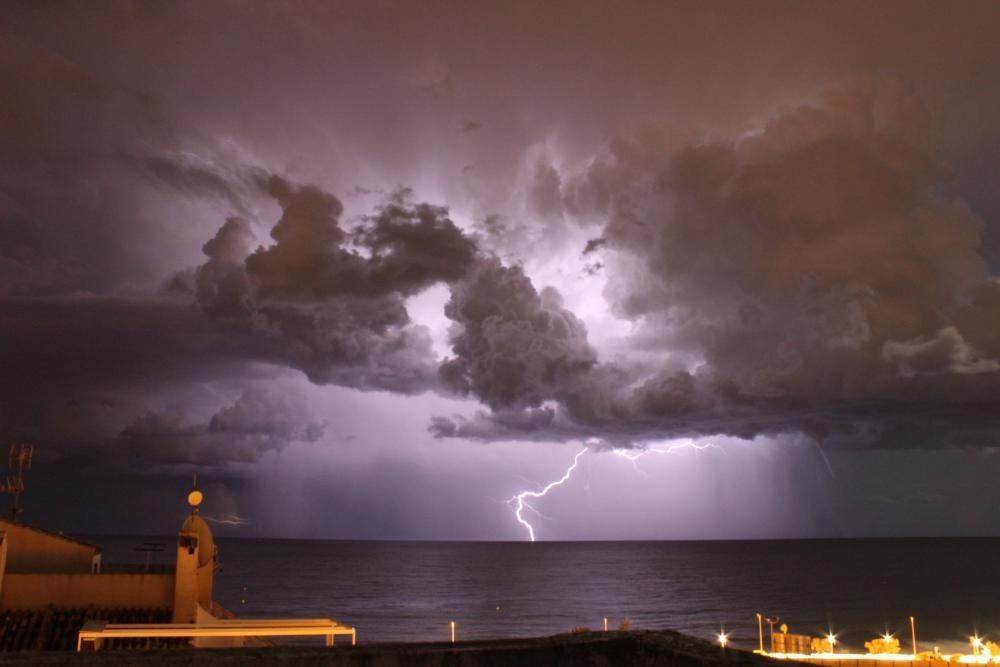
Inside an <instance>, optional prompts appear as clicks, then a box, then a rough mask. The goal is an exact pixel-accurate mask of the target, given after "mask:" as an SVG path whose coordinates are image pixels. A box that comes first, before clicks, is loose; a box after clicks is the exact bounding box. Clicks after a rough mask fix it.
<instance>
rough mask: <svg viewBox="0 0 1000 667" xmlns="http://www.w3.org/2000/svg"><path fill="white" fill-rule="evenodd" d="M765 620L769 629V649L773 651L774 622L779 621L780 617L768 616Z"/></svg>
mask: <svg viewBox="0 0 1000 667" xmlns="http://www.w3.org/2000/svg"><path fill="white" fill-rule="evenodd" d="M765 620H766V621H767V627H768V629H769V630H770V631H771V650H772V651H773V650H774V624H775V623H777V622H778V621H780V620H781V619H780V618H778V617H777V616H768V617H767V618H766V619H765Z"/></svg>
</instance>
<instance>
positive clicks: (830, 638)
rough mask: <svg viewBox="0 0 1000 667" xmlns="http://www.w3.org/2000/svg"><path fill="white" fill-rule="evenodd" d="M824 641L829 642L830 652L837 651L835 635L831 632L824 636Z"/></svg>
mask: <svg viewBox="0 0 1000 667" xmlns="http://www.w3.org/2000/svg"><path fill="white" fill-rule="evenodd" d="M826 641H827V643H828V644H830V653H836V652H837V635H835V634H833V633H832V632H831V633H830V634H828V635H827V636H826Z"/></svg>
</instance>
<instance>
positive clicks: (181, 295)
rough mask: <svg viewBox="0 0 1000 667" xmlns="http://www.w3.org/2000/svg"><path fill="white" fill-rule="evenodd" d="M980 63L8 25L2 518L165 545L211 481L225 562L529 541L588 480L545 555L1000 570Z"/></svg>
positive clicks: (375, 32)
mask: <svg viewBox="0 0 1000 667" xmlns="http://www.w3.org/2000/svg"><path fill="white" fill-rule="evenodd" d="M998 35H1000V4H997V3H996V2H974V1H965V2H960V3H930V2H913V1H910V0H907V1H905V2H889V1H884V2H874V3H873V2H867V1H866V2H816V1H807V2H798V1H796V2H766V1H760V2H693V1H692V2H650V3H639V2H627V3H606V2H580V1H574V2H555V1H546V2H528V1H514V2H508V3H495V2H458V1H456V2H406V1H399V2H394V1H388V0H386V1H381V2H356V3H348V2H305V1H296V2H281V3H279V2H274V3H271V2H258V3H251V2H242V1H240V2H236V1H231V2H230V1H225V0H219V1H213V2H128V1H124V0H122V1H112V0H104V1H101V2H84V1H77V2H39V1H38V0H30V1H25V2H18V1H11V0H7V1H6V2H4V3H3V4H2V6H0V438H2V444H4V445H6V444H7V443H9V442H26V443H30V444H34V445H35V446H36V457H35V465H34V468H33V470H31V472H30V473H29V474H28V476H27V487H28V490H27V492H26V493H25V495H24V505H25V507H26V511H25V513H24V515H23V518H24V519H25V520H28V521H31V522H35V523H39V524H41V525H44V526H47V527H50V528H54V529H62V530H66V531H69V532H76V533H95V532H99V533H139V534H155V533H161V534H162V533H168V532H171V531H173V530H176V527H177V525H178V524H179V522H180V520H181V519H182V517H183V514H184V512H185V504H184V497H185V495H186V492H187V490H188V489H189V488H190V485H191V477H192V474H193V473H197V474H198V480H199V486H200V487H201V488H202V490H203V491H204V492H205V496H206V500H205V504H204V513H205V515H206V516H207V517H208V518H209V519H210V520H212V521H214V522H215V524H214V525H215V527H216V529H217V530H218V532H219V533H220V534H223V535H235V536H247V537H253V536H275V537H328V538H415V539H516V540H521V539H526V538H527V533H526V530H525V529H524V527H523V526H521V525H519V524H518V522H517V520H516V518H515V516H514V514H513V510H512V508H511V506H510V504H508V502H507V501H508V499H510V498H511V497H512V496H514V495H515V494H516V493H518V492H519V491H526V490H535V491H537V490H540V489H541V488H542V487H543V486H544V485H545V484H547V483H549V482H551V481H554V480H556V479H558V478H559V477H560V476H561V475H562V474H563V473H564V472H565V471H566V469H567V468H568V466H569V465H570V464H571V463H572V462H573V460H574V456H576V454H577V453H578V452H580V451H581V450H582V449H583V448H584V447H586V448H587V452H586V453H585V454H584V455H583V456H581V457H580V459H579V466H578V467H577V468H576V469H575V470H574V471H573V474H572V476H571V477H570V478H569V480H567V482H566V483H565V484H564V485H562V486H560V487H558V488H557V489H555V490H553V491H552V492H551V494H550V495H548V496H546V497H545V498H544V499H541V500H536V501H534V502H533V505H534V507H535V508H536V509H537V512H531V511H530V510H529V511H528V512H527V513H526V515H525V516H526V518H528V519H529V520H530V521H531V523H532V524H533V525H534V527H535V530H536V533H537V536H538V538H539V539H691V538H767V537H823V536H827V537H850V536H900V535H997V534H1000V486H998V484H997V480H998V479H1000V187H998V186H1000V85H998V82H1000V39H998ZM668 449H669V451H670V452H671V453H669V454H668V453H665V452H666V451H668ZM643 452H645V454H643ZM6 506H7V505H5V507H6Z"/></svg>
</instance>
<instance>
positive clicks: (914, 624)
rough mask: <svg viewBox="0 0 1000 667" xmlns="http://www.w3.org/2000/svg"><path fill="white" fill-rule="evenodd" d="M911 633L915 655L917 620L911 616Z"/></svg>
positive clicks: (914, 653)
mask: <svg viewBox="0 0 1000 667" xmlns="http://www.w3.org/2000/svg"><path fill="white" fill-rule="evenodd" d="M910 634H911V635H913V655H916V654H917V622H916V621H915V620H914V619H913V617H912V616H910Z"/></svg>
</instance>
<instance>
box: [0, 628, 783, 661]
mask: <svg viewBox="0 0 1000 667" xmlns="http://www.w3.org/2000/svg"><path fill="white" fill-rule="evenodd" d="M251 662H252V663H259V664H268V665H296V666H298V665H330V666H335V667H382V666H386V667H390V666H391V667H444V666H446V665H447V666H453V665H461V666H462V667H479V666H480V665H481V666H483V667H486V666H489V667H531V666H534V665H537V666H539V667H542V666H546V667H562V666H565V667H589V666H593V667H598V666H600V667H609V666H611V665H621V666H623V667H626V666H627V667H647V666H648V667H652V666H653V665H677V666H687V665H691V666H694V665H767V664H770V665H773V664H776V661H773V660H770V659H768V658H765V657H763V656H759V655H755V654H753V653H751V652H749V651H742V650H739V649H732V648H727V649H725V650H723V649H721V648H720V647H719V646H718V645H717V644H712V643H709V642H707V641H704V640H702V639H698V638H695V637H691V636H689V635H684V634H681V633H679V632H675V631H673V630H641V631H635V632H618V631H613V632H588V633H579V634H560V635H552V636H548V637H533V638H527V639H488V640H473V641H460V642H455V643H454V644H453V643H450V642H400V643H395V642H393V643H379V644H362V645H359V646H353V647H352V646H334V647H332V648H329V647H325V646H274V647H267V648H239V649H230V648H214V649H213V648H201V649H173V650H139V651H125V650H106V651H97V652H85V653H76V652H66V651H25V652H17V653H8V654H5V655H0V665H40V666H47V665H53V666H54V665H67V664H69V665H121V666H123V667H124V666H128V665H136V666H144V665H154V664H155V665H175V666H179V665H203V666H213V667H214V666H216V665H218V666H224V667H235V666H236V665H242V664H246V663H251ZM781 663H782V664H785V665H795V664H800V663H794V662H792V661H785V660H783V661H781Z"/></svg>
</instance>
